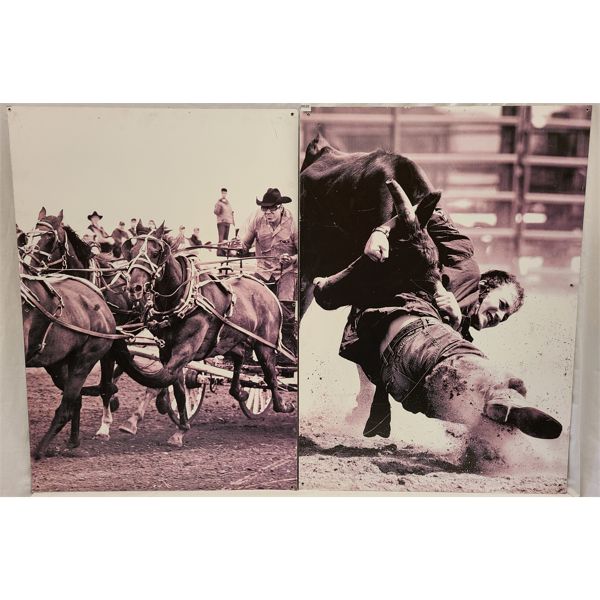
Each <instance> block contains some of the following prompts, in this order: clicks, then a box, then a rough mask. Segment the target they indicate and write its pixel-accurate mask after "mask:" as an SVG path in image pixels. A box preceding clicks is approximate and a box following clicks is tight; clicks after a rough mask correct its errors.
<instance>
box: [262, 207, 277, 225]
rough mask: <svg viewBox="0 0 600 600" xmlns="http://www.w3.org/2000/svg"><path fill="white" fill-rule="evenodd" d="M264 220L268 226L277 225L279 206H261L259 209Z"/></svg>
mask: <svg viewBox="0 0 600 600" xmlns="http://www.w3.org/2000/svg"><path fill="white" fill-rule="evenodd" d="M261 210H262V212H263V214H264V215H265V219H266V221H267V223H269V225H273V224H277V223H279V221H280V220H281V204H275V205H274V206H263V207H261Z"/></svg>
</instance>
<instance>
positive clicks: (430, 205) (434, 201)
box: [415, 191, 442, 228]
mask: <svg viewBox="0 0 600 600" xmlns="http://www.w3.org/2000/svg"><path fill="white" fill-rule="evenodd" d="M441 198H442V192H440V191H437V192H431V193H430V194H427V196H425V198H423V200H421V202H419V204H418V205H417V208H416V209H415V213H416V215H417V219H418V220H419V225H421V228H424V227H425V226H426V225H427V223H428V222H429V219H431V215H432V214H433V211H434V210H435V207H436V206H437V205H438V202H439V201H440V200H441Z"/></svg>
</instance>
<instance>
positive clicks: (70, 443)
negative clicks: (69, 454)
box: [67, 440, 81, 450]
mask: <svg viewBox="0 0 600 600" xmlns="http://www.w3.org/2000/svg"><path fill="white" fill-rule="evenodd" d="M80 445H81V442H80V441H79V440H77V441H72V440H69V441H68V442H67V448H69V450H73V448H79V446H80Z"/></svg>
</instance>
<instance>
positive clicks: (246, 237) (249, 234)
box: [239, 216, 256, 252]
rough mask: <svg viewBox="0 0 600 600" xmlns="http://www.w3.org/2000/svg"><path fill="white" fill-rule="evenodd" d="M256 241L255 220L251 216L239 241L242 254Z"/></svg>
mask: <svg viewBox="0 0 600 600" xmlns="http://www.w3.org/2000/svg"><path fill="white" fill-rule="evenodd" d="M255 239H256V218H255V217H254V216H251V217H250V218H249V219H248V222H247V224H246V230H245V231H244V233H243V234H242V236H241V238H240V240H239V247H240V248H241V250H242V251H243V252H248V250H250V248H252V245H253V244H254V241H255Z"/></svg>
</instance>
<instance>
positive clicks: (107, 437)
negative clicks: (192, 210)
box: [71, 431, 110, 448]
mask: <svg viewBox="0 0 600 600" xmlns="http://www.w3.org/2000/svg"><path fill="white" fill-rule="evenodd" d="M94 439H95V440H102V441H104V442H108V440H110V435H109V434H108V433H100V432H99V431H97V432H96V435H95V436H94ZM77 445H78V446H79V444H77ZM74 447H75V446H71V448H74Z"/></svg>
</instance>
